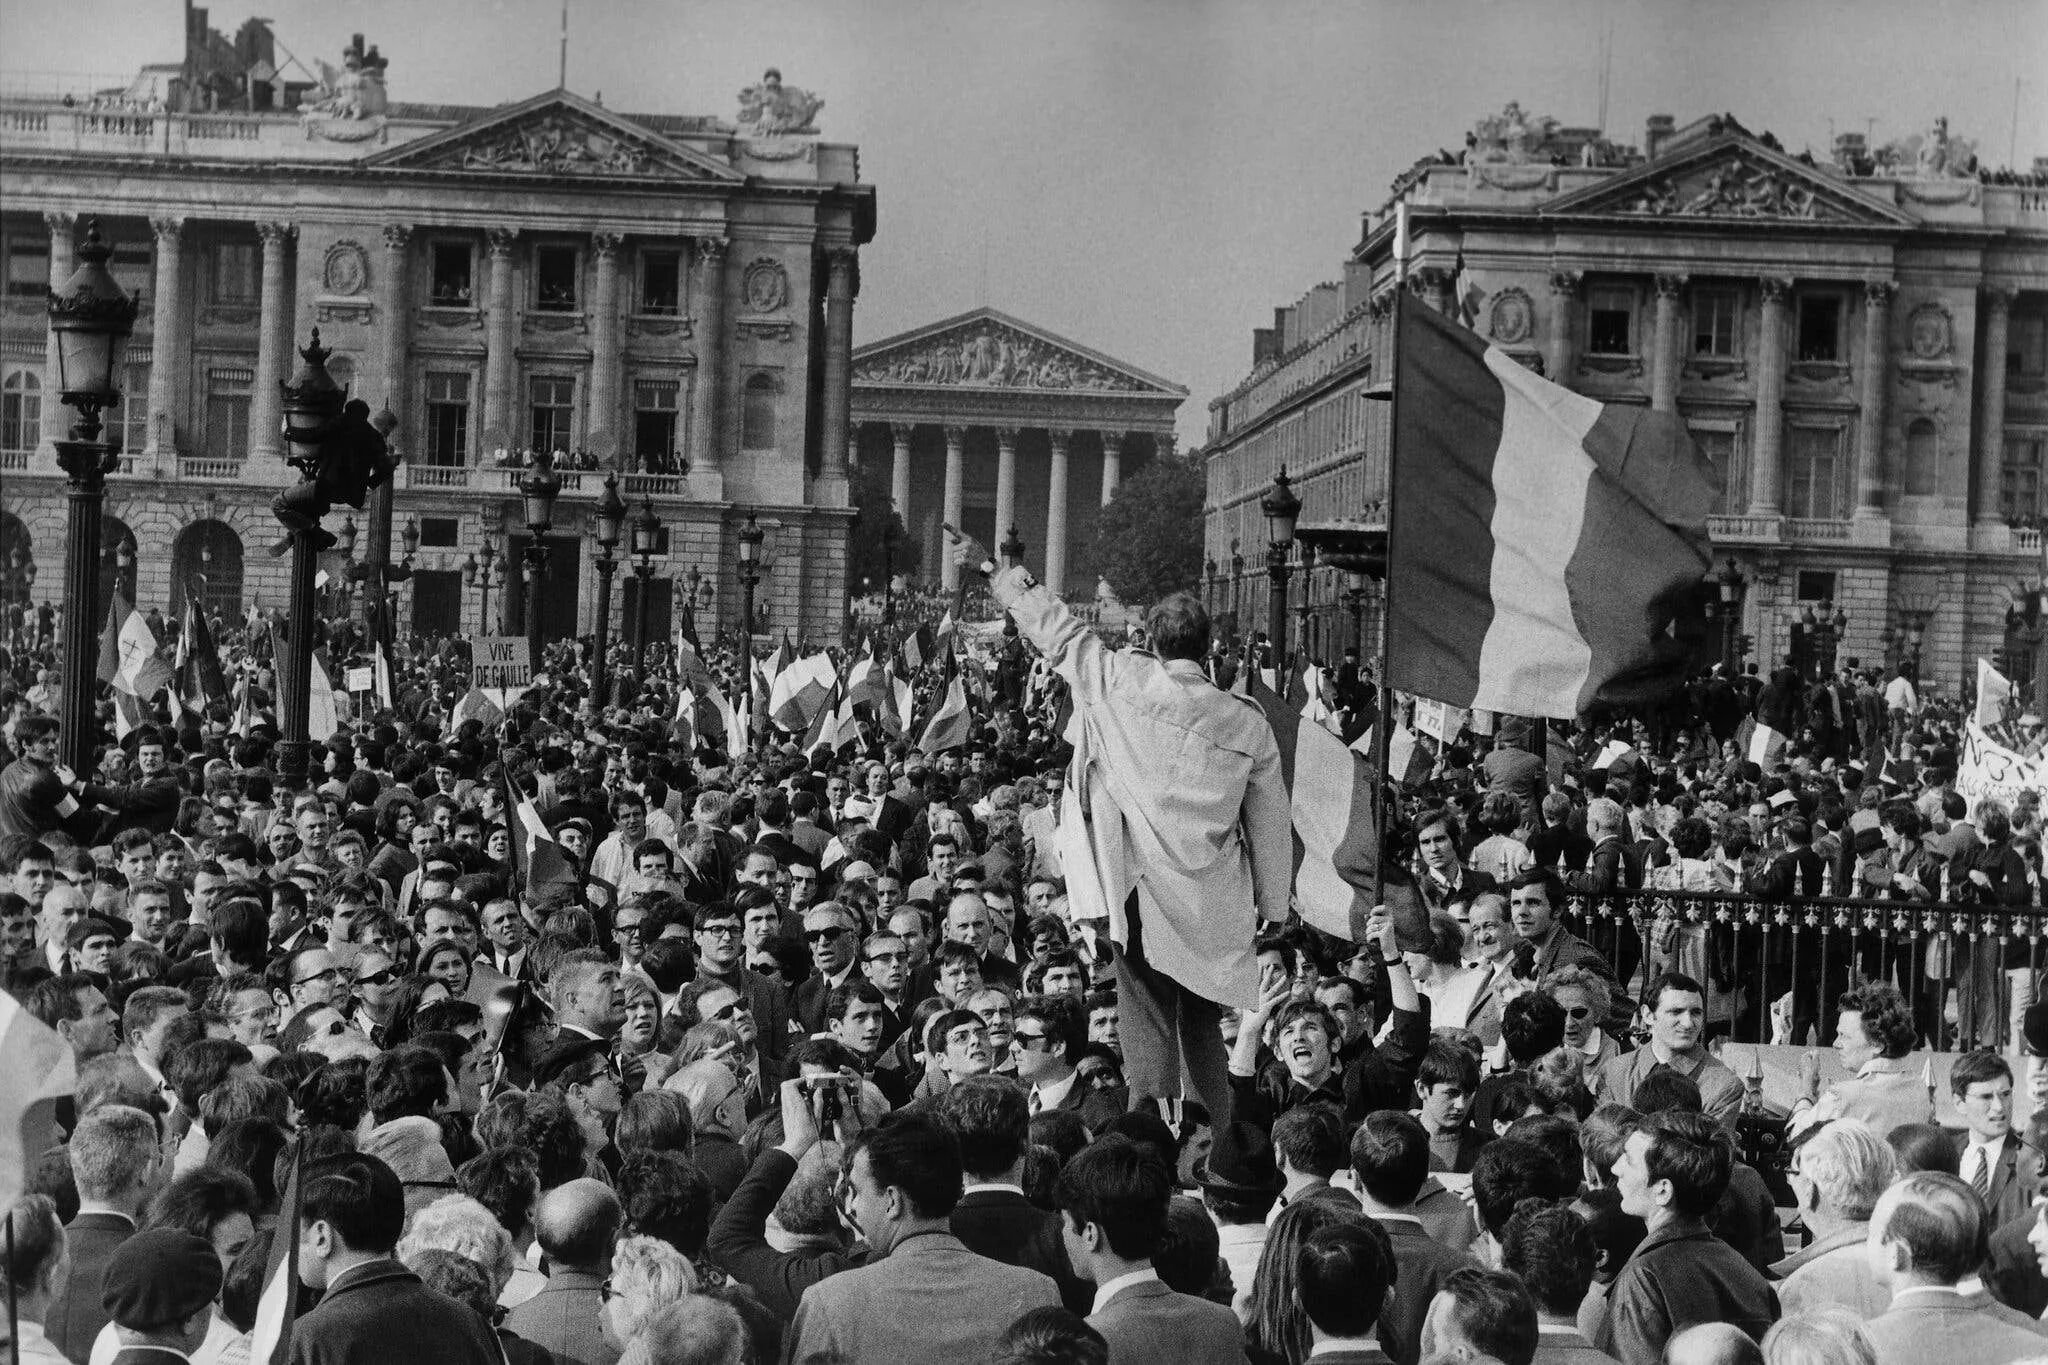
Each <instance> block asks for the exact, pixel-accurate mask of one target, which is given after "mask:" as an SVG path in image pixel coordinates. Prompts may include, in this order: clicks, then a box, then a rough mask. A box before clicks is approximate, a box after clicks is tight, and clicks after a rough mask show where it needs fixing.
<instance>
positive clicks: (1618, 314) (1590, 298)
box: [1586, 285, 1636, 355]
mask: <svg viewBox="0 0 2048 1365" xmlns="http://www.w3.org/2000/svg"><path fill="white" fill-rule="evenodd" d="M1635 323H1636V292H1635V290H1633V289H1630V288H1629V287H1628V286H1626V285H1596V286H1595V287H1593V288H1591V289H1588V290H1587V291H1586V353H1587V354H1588V355H1634V354H1635V349H1636V348H1635V331H1636V328H1635Z"/></svg>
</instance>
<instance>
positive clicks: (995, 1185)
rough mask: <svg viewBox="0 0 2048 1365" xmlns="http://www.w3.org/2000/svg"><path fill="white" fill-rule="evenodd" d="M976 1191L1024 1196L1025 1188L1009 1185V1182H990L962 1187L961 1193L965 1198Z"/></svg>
mask: <svg viewBox="0 0 2048 1365" xmlns="http://www.w3.org/2000/svg"><path fill="white" fill-rule="evenodd" d="M976 1190H994V1191H996V1192H997V1193H999V1194H1015V1195H1022V1194H1023V1193H1024V1187H1023V1186H1022V1185H1012V1184H1009V1183H1008V1182H1007V1181H1002V1180H989V1181H984V1182H981V1183H978V1184H973V1185H962V1186H961V1187H960V1193H961V1194H962V1195H963V1196H965V1195H970V1194H973V1193H974V1192H975V1191H976Z"/></svg>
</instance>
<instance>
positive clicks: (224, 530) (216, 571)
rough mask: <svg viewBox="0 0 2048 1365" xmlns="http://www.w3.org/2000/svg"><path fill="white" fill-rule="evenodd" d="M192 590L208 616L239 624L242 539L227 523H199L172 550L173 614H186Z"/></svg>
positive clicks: (180, 534)
mask: <svg viewBox="0 0 2048 1365" xmlns="http://www.w3.org/2000/svg"><path fill="white" fill-rule="evenodd" d="M188 587H189V588H193V589H196V590H197V591H198V592H199V594H200V604H201V606H202V607H203V609H204V610H205V612H206V614H207V615H208V616H210V617H211V616H218V617H221V618H223V619H225V620H228V621H235V620H237V619H239V618H240V617H241V614H242V538H241V537H240V536H239V535H236V534H235V529H234V528H233V527H232V526H229V525H228V524H227V523H226V522H224V521H216V520H213V519H212V518H209V519H207V520H205V521H195V522H193V523H192V524H191V525H190V526H187V527H186V528H185V529H184V530H182V531H180V532H179V533H178V540H177V543H176V544H175V545H173V546H172V548H171V612H172V614H173V615H182V614H183V613H184V610H185V593H186V590H187V589H188Z"/></svg>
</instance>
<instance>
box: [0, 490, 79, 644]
mask: <svg viewBox="0 0 2048 1365" xmlns="http://www.w3.org/2000/svg"><path fill="white" fill-rule="evenodd" d="M40 572H43V570H42V569H40V568H39V567H38V565H37V564H36V547H35V541H34V539H33V538H31V537H30V535H29V533H28V527H27V526H25V525H23V524H22V520H21V518H20V517H17V516H16V515H14V513H12V512H0V623H4V625H5V626H6V627H7V628H8V629H10V630H11V629H12V627H13V626H14V624H15V622H16V612H17V610H19V611H26V610H28V609H29V608H30V607H32V606H34V604H35V583H36V575H37V574H38V573H40ZM56 572H57V574H58V578H59V581H60V582H61V580H62V577H63V572H64V566H63V565H62V564H59V565H57V566H56Z"/></svg>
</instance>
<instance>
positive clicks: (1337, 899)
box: [1245, 678, 1380, 938]
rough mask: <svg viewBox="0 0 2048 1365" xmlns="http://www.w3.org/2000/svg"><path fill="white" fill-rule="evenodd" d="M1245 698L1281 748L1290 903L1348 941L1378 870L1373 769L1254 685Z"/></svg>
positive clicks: (1367, 910)
mask: <svg viewBox="0 0 2048 1365" xmlns="http://www.w3.org/2000/svg"><path fill="white" fill-rule="evenodd" d="M1245 695H1246V696H1248V697H1250V698H1251V700H1253V701H1254V702H1256V703H1258V707H1259V709H1260V710H1261V711H1263V712H1265V714H1266V720H1267V722H1268V723H1269V724H1271V725H1272V727H1273V739H1274V741H1275V742H1276V743H1277V744H1279V746H1280V776H1281V779H1282V780H1283V781H1284V782H1286V784H1287V794H1288V799H1289V803H1290V804H1291V805H1292V807H1293V812H1294V898H1295V904H1296V908H1298V909H1299V910H1300V911H1301V917H1302V918H1303V919H1304V920H1306V921H1308V923H1310V924H1312V925H1314V926H1315V927H1316V928H1318V929H1320V930H1322V931H1323V932H1324V933H1326V934H1335V935H1337V936H1338V937H1340V938H1351V937H1352V936H1353V934H1354V933H1355V932H1356V931H1355V930H1354V928H1353V925H1354V924H1357V925H1360V926H1362V925H1363V924H1364V923H1365V917H1366V916H1367V915H1369V914H1371V913H1372V892H1373V879H1374V875H1375V872H1376V870H1377V868H1378V866H1379V851H1380V844H1379V832H1378V829H1377V828H1376V827H1375V825H1374V823H1373V810H1372V785H1373V784H1372V765H1371V764H1370V763H1368V762H1366V760H1365V758H1364V757H1363V756H1362V755H1360V754H1357V753H1354V752H1352V751H1351V750H1350V749H1348V748H1346V747H1345V745H1344V741H1343V740H1341V739H1339V738H1337V736H1335V735H1333V734H1331V733H1330V732H1329V731H1328V730H1325V729H1324V728H1323V727H1322V726H1320V725H1317V724H1314V723H1313V722H1306V721H1304V720H1303V718H1302V714H1301V708H1300V707H1299V706H1298V705H1291V704H1289V703H1288V702H1287V701H1286V700H1285V699H1284V698H1282V697H1281V696H1280V694H1279V693H1277V692H1275V691H1273V689H1272V688H1270V687H1268V686H1266V684H1265V683H1264V681H1263V680H1260V679H1257V678H1254V679H1253V680H1252V681H1251V682H1250V683H1249V684H1247V686H1246V689H1245Z"/></svg>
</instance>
